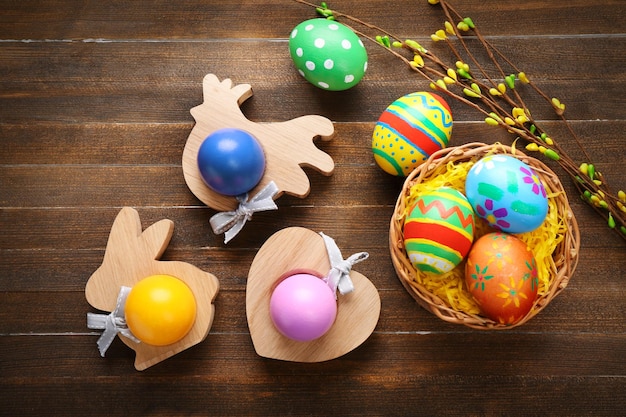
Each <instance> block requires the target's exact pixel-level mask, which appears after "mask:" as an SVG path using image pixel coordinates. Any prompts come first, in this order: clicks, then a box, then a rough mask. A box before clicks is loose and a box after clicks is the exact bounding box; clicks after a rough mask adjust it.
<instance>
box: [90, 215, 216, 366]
mask: <svg viewBox="0 0 626 417" xmlns="http://www.w3.org/2000/svg"><path fill="white" fill-rule="evenodd" d="M173 231H174V223H173V222H172V221H171V220H168V219H164V220H160V221H158V222H156V223H154V224H153V225H151V226H150V227H148V228H147V229H146V230H144V231H143V232H142V229H141V221H140V219H139V214H138V213H137V211H136V210H134V209H132V208H130V207H125V208H123V209H122V210H121V211H120V212H119V214H118V215H117V217H116V219H115V221H114V223H113V226H112V228H111V234H110V235H109V240H108V243H107V247H106V251H105V254H104V261H103V262H102V265H101V266H100V267H99V268H98V269H97V270H96V271H95V272H94V273H93V275H91V277H90V278H89V280H88V281H87V285H86V287H85V296H86V298H87V301H88V302H89V304H90V305H91V306H93V307H94V308H96V309H98V310H102V311H107V312H111V313H110V314H92V313H89V314H88V327H90V328H96V329H104V332H103V334H102V336H101V338H100V339H99V340H98V346H99V348H100V353H101V355H102V356H104V352H105V351H106V349H107V348H108V346H109V345H110V344H111V342H112V341H113V339H114V338H115V337H116V336H119V337H120V338H121V340H122V341H123V342H124V343H125V344H126V345H127V346H129V347H130V348H131V349H133V350H134V351H135V352H136V358H135V368H136V369H137V370H144V369H146V368H148V367H150V366H152V365H154V364H156V363H158V362H161V361H162V360H164V359H167V358H169V357H170V356H173V355H175V354H176V353H179V352H181V351H183V350H185V349H187V348H189V347H191V346H194V345H196V344H198V343H200V342H201V341H202V340H204V339H205V338H206V336H207V335H208V333H209V329H210V327H211V324H212V323H213V317H214V312H215V307H214V305H213V304H212V303H213V300H214V299H215V296H216V295H217V292H218V289H219V282H218V280H217V279H216V278H215V276H214V275H212V274H210V273H207V272H204V271H202V270H201V269H199V268H197V267H195V266H193V265H191V264H188V263H185V262H178V261H160V260H159V258H160V257H161V255H162V254H163V252H164V251H165V249H166V248H167V245H168V243H169V242H170V239H171V237H172V233H173ZM155 278H156V279H155ZM134 292H136V294H137V295H135V299H136V300H137V301H136V302H134V303H133V305H132V306H131V305H130V304H131V297H133V295H134V294H133V293H134ZM157 293H160V294H165V297H163V299H159V297H160V296H156V297H155V296H153V295H154V294H157ZM185 297H186V298H185ZM159 303H160V304H159ZM131 308H132V310H133V311H129V309H131ZM151 308H152V309H153V310H150V309H151ZM168 308H169V309H170V310H173V311H174V314H175V315H176V314H177V315H178V316H180V320H179V322H176V321H173V322H171V323H168V322H167V320H166V319H164V320H159V319H158V318H159V317H160V316H159V314H161V312H162V314H164V315H169V316H171V314H172V311H170V310H167V309H168ZM142 309H145V311H141V310H142ZM129 313H133V314H134V315H133V317H135V319H134V320H135V322H137V323H138V324H137V325H136V327H137V328H138V329H140V330H141V331H142V334H146V335H147V336H145V337H144V339H145V340H147V341H148V343H146V342H145V341H144V340H141V339H142V338H141V337H139V336H140V334H133V332H132V331H131V329H130V326H129V324H130V322H129V320H127V318H128V319H130V317H128V315H129ZM145 317H148V321H150V320H152V322H153V323H150V322H148V323H142V322H141V321H142V320H143V319H144V318H145ZM181 323H182V324H181ZM151 325H154V326H155V327H154V328H151V327H150V326H151ZM159 326H161V327H159ZM165 326H170V327H165ZM181 326H182V327H184V326H186V328H184V329H183V332H182V333H180V335H179V337H177V338H176V339H177V340H173V339H172V340H171V343H170V341H168V340H169V339H168V338H169V337H171V336H172V335H174V336H175V333H176V332H177V331H179V330H180V329H181ZM146 332H152V333H146ZM153 341H156V342H153Z"/></svg>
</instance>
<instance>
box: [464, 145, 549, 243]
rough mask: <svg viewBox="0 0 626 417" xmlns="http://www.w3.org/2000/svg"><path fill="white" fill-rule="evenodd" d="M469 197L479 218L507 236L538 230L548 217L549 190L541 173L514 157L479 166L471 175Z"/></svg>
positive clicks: (483, 161)
mask: <svg viewBox="0 0 626 417" xmlns="http://www.w3.org/2000/svg"><path fill="white" fill-rule="evenodd" d="M465 194H466V196H467V199H468V200H469V202H470V204H471V205H472V207H473V208H474V211H475V212H476V214H477V215H478V216H479V217H481V218H483V219H485V220H486V221H487V222H488V223H489V225H490V226H492V227H495V228H496V229H499V230H502V231H503V232H507V233H525V232H530V231H532V230H535V229H536V228H538V227H539V226H541V224H542V223H543V221H544V220H545V218H546V215H547V214H548V198H547V196H546V189H545V188H544V185H543V183H542V182H541V180H540V178H539V177H538V176H537V173H536V172H535V171H534V170H533V169H532V168H531V167H530V166H529V165H528V164H525V163H524V162H522V161H520V160H519V159H517V158H514V157H513V156H510V155H490V156H486V157H484V158H482V159H480V160H479V161H478V162H476V164H474V166H472V168H471V169H470V170H469V172H468V173H467V178H466V180H465Z"/></svg>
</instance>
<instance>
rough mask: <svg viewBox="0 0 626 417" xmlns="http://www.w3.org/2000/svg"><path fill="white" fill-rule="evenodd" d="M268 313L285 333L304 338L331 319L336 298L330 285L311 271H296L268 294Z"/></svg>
mask: <svg viewBox="0 0 626 417" xmlns="http://www.w3.org/2000/svg"><path fill="white" fill-rule="evenodd" d="M270 316H271V319H272V322H273V323H274V326H275V327H276V329H277V330H278V331H279V332H280V333H281V334H282V335H283V336H285V337H288V338H289V339H292V340H297V341H300V342H308V341H311V340H314V339H317V338H319V337H321V336H322V335H324V334H325V333H326V332H327V331H328V330H329V329H330V327H331V326H332V325H333V323H334V322H335V317H336V316H337V301H336V300H335V294H334V293H333V291H332V290H331V288H330V286H328V284H326V282H324V281H323V280H322V279H321V278H318V277H316V276H315V275H311V274H305V273H299V274H294V275H291V276H289V277H287V278H286V279H284V280H283V281H281V282H280V283H279V284H278V285H277V286H276V288H275V289H274V291H273V292H272V296H271V298H270Z"/></svg>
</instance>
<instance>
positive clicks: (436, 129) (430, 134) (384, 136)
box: [372, 92, 452, 176]
mask: <svg viewBox="0 0 626 417" xmlns="http://www.w3.org/2000/svg"><path fill="white" fill-rule="evenodd" d="M451 134H452V114H451V113H450V107H449V106H448V103H446V101H445V100H444V99H443V98H441V97H440V96H438V95H437V94H433V93H427V92H417V93H411V94H407V95H406V96H404V97H401V98H399V99H397V100H396V101H394V102H393V103H391V105H390V106H389V107H387V109H386V110H385V111H384V112H383V113H382V114H381V116H380V118H379V119H378V122H377V123H376V126H375V127H374V133H373V135H372V152H373V153H374V160H375V161H376V163H377V164H378V166H379V167H381V168H382V169H383V170H384V171H385V172H387V173H389V174H391V175H397V176H407V175H408V174H409V173H410V172H411V171H413V170H414V169H415V168H417V167H418V166H420V165H421V164H422V163H423V162H424V161H425V160H426V159H428V157H429V156H430V155H432V154H433V153H435V152H436V151H438V150H440V149H442V148H444V147H446V146H448V141H449V140H450V135H451Z"/></svg>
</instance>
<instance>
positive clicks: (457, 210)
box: [403, 187, 474, 274]
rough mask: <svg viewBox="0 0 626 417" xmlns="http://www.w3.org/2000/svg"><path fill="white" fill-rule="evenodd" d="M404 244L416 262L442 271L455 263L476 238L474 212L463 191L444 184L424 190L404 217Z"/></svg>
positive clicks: (459, 260)
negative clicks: (432, 189)
mask: <svg viewBox="0 0 626 417" xmlns="http://www.w3.org/2000/svg"><path fill="white" fill-rule="evenodd" d="M403 232H404V247H405V249H406V252H407V255H408V257H409V260H410V261H411V263H412V264H413V266H414V267H415V268H417V269H419V270H421V271H424V272H433V273H436V274H442V273H445V272H448V271H451V270H452V269H453V268H454V267H456V266H457V265H458V264H459V263H460V262H461V261H462V260H463V258H464V257H465V255H466V254H467V253H468V251H469V250H470V247H471V245H472V242H473V240H474V212H473V211H472V206H470V204H469V202H468V201H467V199H466V198H465V196H464V195H463V194H461V193H460V192H459V191H457V190H455V189H454V188H450V187H441V188H439V189H437V190H435V191H430V192H425V193H422V194H421V195H420V196H419V197H418V198H417V199H416V200H415V203H414V204H413V206H412V207H411V208H410V210H409V214H408V215H407V217H406V219H405V221H404V229H403Z"/></svg>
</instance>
